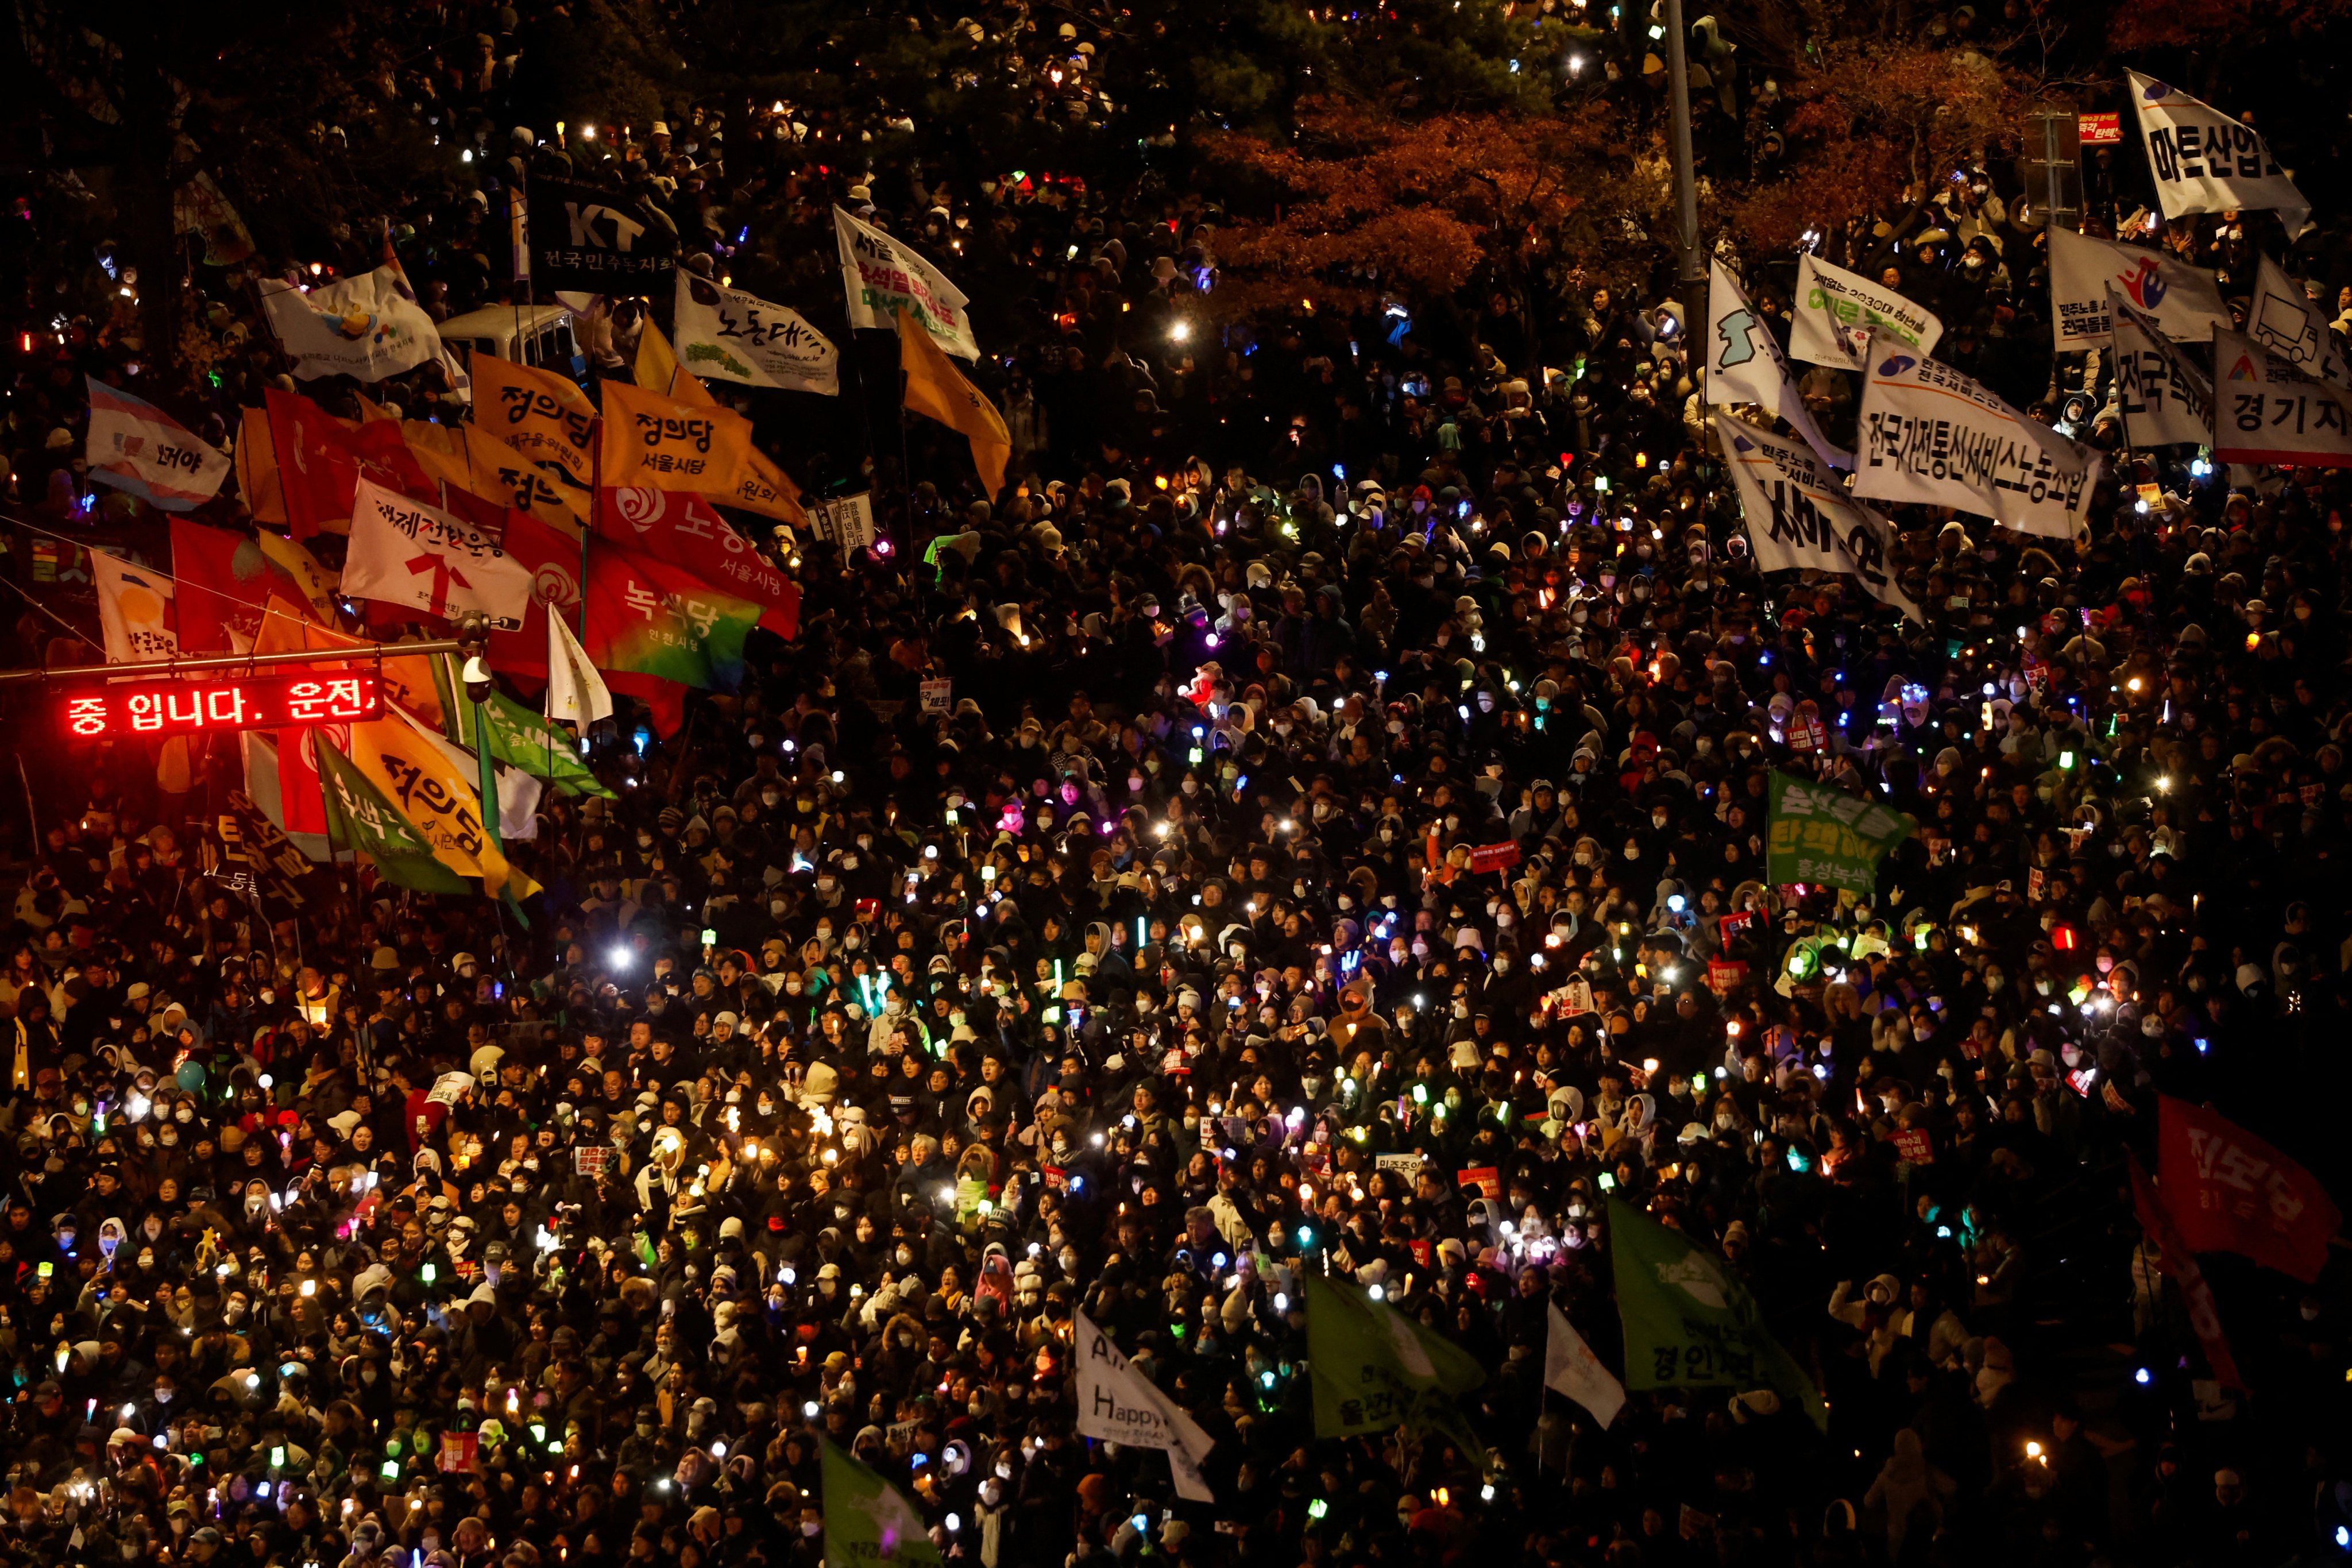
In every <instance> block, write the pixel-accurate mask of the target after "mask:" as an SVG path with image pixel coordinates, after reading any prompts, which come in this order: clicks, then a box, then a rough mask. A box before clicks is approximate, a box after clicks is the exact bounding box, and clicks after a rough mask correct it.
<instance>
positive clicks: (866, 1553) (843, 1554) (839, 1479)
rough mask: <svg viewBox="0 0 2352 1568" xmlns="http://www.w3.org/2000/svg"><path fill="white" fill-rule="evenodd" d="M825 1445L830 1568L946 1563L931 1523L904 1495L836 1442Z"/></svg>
mask: <svg viewBox="0 0 2352 1568" xmlns="http://www.w3.org/2000/svg"><path fill="white" fill-rule="evenodd" d="M823 1448H824V1560H825V1563H826V1564H827V1568H853V1565H855V1568H866V1565H867V1564H871V1563H937V1562H939V1561H940V1549H939V1548H938V1547H937V1546H935V1545H933V1544H932V1543H931V1534H930V1530H929V1526H927V1525H925V1524H924V1523H923V1517H922V1515H920V1514H919V1513H917V1512H916V1511H915V1505H914V1504H912V1503H910V1502H908V1500H907V1499H906V1496H905V1494H904V1493H902V1492H900V1491H899V1490H898V1488H896V1487H894V1486H892V1485H891V1484H890V1483H889V1482H888V1481H886V1480H884V1479H882V1478H881V1477H880V1476H877V1475H876V1474H875V1473H874V1472H873V1471H872V1470H869V1469H867V1468H866V1467H865V1466H864V1465H861V1464H859V1463H858V1462H857V1461H856V1460H855V1459H853V1458H850V1457H849V1456H848V1455H847V1454H845V1453H843V1452H842V1451H841V1450H840V1449H839V1448H836V1447H834V1446H833V1445H832V1444H830V1443H826V1444H824V1445H823Z"/></svg>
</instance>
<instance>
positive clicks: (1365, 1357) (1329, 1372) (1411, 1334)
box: [1307, 1274, 1486, 1459]
mask: <svg viewBox="0 0 2352 1568" xmlns="http://www.w3.org/2000/svg"><path fill="white" fill-rule="evenodd" d="M1307 1369H1308V1372H1309V1373H1310V1376H1311V1380H1312V1382H1313V1384H1314V1388H1315V1435H1316V1436H1318V1437H1352V1436H1355V1435H1356V1434H1358V1433H1360V1432H1385V1431H1388V1430H1390V1429H1391V1427H1394V1426H1400V1425H1402V1426H1411V1427H1413V1428H1416V1429H1418V1430H1421V1431H1437V1432H1443V1433H1444V1434H1445V1435H1446V1436H1449V1437H1451V1438H1453V1439H1454V1443H1455V1445H1456V1446H1457V1447H1461V1448H1462V1450H1463V1451H1464V1452H1465V1453H1466V1454H1469V1455H1471V1456H1472V1457H1474V1458H1481V1459H1483V1458H1485V1454H1486V1449H1485V1447H1484V1446H1483V1445H1481V1444H1480V1443H1479V1441H1478V1439H1477V1436H1476V1435H1475V1433H1473V1432H1472V1431H1471V1430H1470V1427H1469V1424H1468V1423H1467V1422H1466V1421H1465V1420H1464V1419H1463V1418H1462V1412H1461V1410H1460V1408H1459V1407H1458V1406H1456V1405H1455V1404H1454V1395H1455V1394H1463V1393H1466V1392H1468V1391H1469V1390H1471V1389H1473V1388H1475V1387H1477V1386H1478V1385H1479V1384H1482V1383H1484V1382H1486V1372H1485V1370H1484V1369H1482V1368H1481V1367H1480V1366H1479V1365H1478V1362H1477V1358H1476V1357H1475V1356H1473V1355H1472V1354H1471V1353H1470V1352H1468V1351H1465V1350H1464V1349H1463V1348H1462V1347H1461V1346H1459V1345H1457V1344H1455V1343H1454V1342H1453V1341H1451V1340H1449V1339H1446V1338H1445V1337H1444V1335H1442V1334H1437V1333H1433V1332H1432V1331H1429V1330H1427V1329H1424V1328H1423V1327H1422V1326H1421V1325H1420V1324H1419V1323H1417V1322H1415V1321H1413V1320H1412V1319H1411V1318H1409V1317H1407V1316H1405V1315H1404V1314H1403V1313H1402V1312H1400V1311H1398V1310H1396V1309H1395V1308H1394V1307H1391V1306H1390V1305H1389V1304H1388V1303H1387V1302H1386V1301H1381V1300H1374V1299H1373V1297H1372V1295H1371V1293H1370V1291H1369V1290H1367V1289H1363V1288H1362V1287H1360V1286H1356V1285H1346V1284H1341V1283H1340V1282H1339V1281H1338V1280H1335V1279H1326V1278H1324V1277H1323V1276H1321V1275H1318V1274H1309V1275H1308V1276H1307Z"/></svg>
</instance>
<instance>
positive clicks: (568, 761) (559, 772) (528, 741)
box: [449, 691, 619, 800]
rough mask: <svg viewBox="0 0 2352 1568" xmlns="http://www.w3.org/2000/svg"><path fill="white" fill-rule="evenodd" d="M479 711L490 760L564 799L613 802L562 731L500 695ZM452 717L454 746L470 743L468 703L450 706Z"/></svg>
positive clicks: (471, 718) (470, 709)
mask: <svg viewBox="0 0 2352 1568" xmlns="http://www.w3.org/2000/svg"><path fill="white" fill-rule="evenodd" d="M483 706H484V707H485V708H487V709H488V710H489V716H490V723H489V731H490V756H491V758H492V759H493V760H494V761H497V762H501V763H505V764H506V765H507V766H509V767H510V768H514V769H516V770H518V771H519V772H521V773H529V774H530V776H531V777H533V778H535V779H545V780H546V781H547V782H548V783H549V784H553V785H554V786H555V787H556V788H558V789H560V790H562V791H563V792H564V793H565V794H567V795H603V796H604V798H605V799H607V800H616V799H618V798H619V797H618V796H617V795H614V793H613V792H612V791H611V790H609V789H607V788H605V787H604V780H602V779H600V778H598V777H597V776H596V775H595V774H594V773H590V772H589V771H588V764H587V763H583V762H582V761H581V760H580V748H579V742H576V741H574V740H573V739H572V737H571V736H570V735H569V734H567V733H566V732H565V731H563V729H562V727H561V726H559V725H556V724H553V723H551V722H549V721H547V720H546V719H544V718H542V717H541V715H539V714H537V713H534V712H532V711H531V710H530V709H528V708H526V707H524V706H523V705H522V704H521V703H520V702H517V701H516V700H514V699H512V698H510V697H509V696H507V695H506V694H505V693H503V692H499V691H493V692H491V693H490V700H488V702H486V703H484V704H483ZM449 712H451V713H452V714H453V715H455V717H456V723H457V743H458V744H459V745H462V746H471V745H472V744H473V743H474V705H473V704H472V703H470V702H459V703H456V704H453V705H452V706H451V708H450V709H449Z"/></svg>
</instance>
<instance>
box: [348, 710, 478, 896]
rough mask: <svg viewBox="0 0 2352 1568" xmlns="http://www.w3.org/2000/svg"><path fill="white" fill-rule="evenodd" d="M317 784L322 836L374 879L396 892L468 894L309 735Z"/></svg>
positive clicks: (371, 791) (355, 770)
mask: <svg viewBox="0 0 2352 1568" xmlns="http://www.w3.org/2000/svg"><path fill="white" fill-rule="evenodd" d="M310 739H311V741H312V742H313V743H314V744H316V746H317V747H318V758H319V782H320V784H324V785H325V786H326V788H325V790H324V792H323V793H324V794H325V795H326V801H327V836H328V839H329V841H330V842H331V843H333V844H335V845H337V846H338V847H341V848H344V849H356V850H358V851H360V852H361V853H362V854H364V855H365V856H366V857H367V858H369V859H371V860H373V861H374V862H375V868H376V871H377V873H378V874H379V875H380V876H382V877H383V879H384V880H385V881H387V882H390V883H391V884H393V886H394V887H397V888H407V889H411V890H412V891H415V892H419V893H470V892H472V891H473V890H474V889H473V885H472V884H471V883H469V882H467V880H466V879H465V878H463V877H460V876H459V875H457V872H455V871H452V870H451V869H449V868H448V867H446V866H445V865H443V864H442V863H441V861H440V859H439V858H438V857H436V855H435V854H434V853H433V846H432V845H431V844H430V843H428V842H427V841H426V840H425V835H424V834H423V833H421V832H419V831H418V830H417V827H416V825H415V823H413V822H411V821H409V820H408V818H407V817H405V816H402V815H401V811H400V807H398V806H396V805H393V804H392V802H390V801H388V800H386V799H385V798H384V797H383V791H381V790H379V789H377V788H376V787H375V785H374V784H373V783H371V782H369V779H368V776H367V774H365V773H362V772H360V770H359V766H358V764H357V763H353V762H352V760H351V759H350V758H349V757H347V756H345V755H343V754H342V752H339V751H337V750H335V748H334V746H333V745H332V744H331V743H330V742H328V740H327V735H326V731H323V730H313V731H310Z"/></svg>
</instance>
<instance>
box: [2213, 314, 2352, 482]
mask: <svg viewBox="0 0 2352 1568" xmlns="http://www.w3.org/2000/svg"><path fill="white" fill-rule="evenodd" d="M2213 394H2214V405H2213V456H2214V457H2215V458H2219V459H2220V460H2221V461H2222V462H2225V463H2271V464H2274V465H2276V466H2277V467H2279V468H2352V409H2347V406H2346V405H2347V402H2352V394H2346V393H2343V392H2339V391H2337V390H2336V388H2335V387H2332V386H2329V385H2326V384H2324V383H2321V382H2316V381H2314V380H2312V379H2311V378H2310V377H2309V376H2307V375H2305V374H2303V372H2301V371H2299V370H2297V369H2295V368H2294V365H2292V364H2290V363H2287V360H2286V358H2285V356H2284V355H2283V354H2274V353H2271V352H2270V351H2269V350H2267V349H2265V348H2263V345H2262V344H2260V343H2258V342H2254V340H2253V339H2252V338H2251V337H2248V336H2247V335H2246V334H2245V333H2243V332H2215V333H2214V334H2213Z"/></svg>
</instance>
